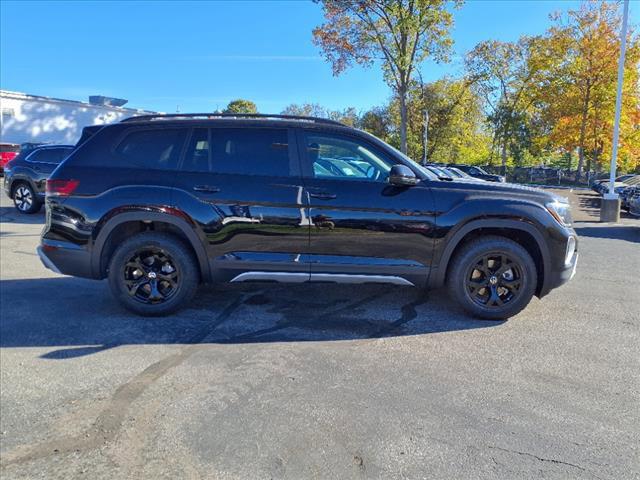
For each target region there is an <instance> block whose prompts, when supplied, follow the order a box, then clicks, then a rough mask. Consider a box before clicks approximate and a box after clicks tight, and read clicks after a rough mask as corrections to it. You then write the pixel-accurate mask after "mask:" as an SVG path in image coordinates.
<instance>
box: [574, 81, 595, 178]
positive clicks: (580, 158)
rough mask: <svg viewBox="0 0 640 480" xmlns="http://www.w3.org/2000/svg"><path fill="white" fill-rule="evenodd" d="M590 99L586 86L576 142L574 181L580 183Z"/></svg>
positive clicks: (589, 90)
mask: <svg viewBox="0 0 640 480" xmlns="http://www.w3.org/2000/svg"><path fill="white" fill-rule="evenodd" d="M590 97H591V88H589V86H587V91H586V94H585V97H584V103H583V104H582V118H581V119H580V139H579V140H578V171H577V172H576V181H580V177H582V169H583V167H584V139H585V136H586V133H587V118H588V115H589V100H590Z"/></svg>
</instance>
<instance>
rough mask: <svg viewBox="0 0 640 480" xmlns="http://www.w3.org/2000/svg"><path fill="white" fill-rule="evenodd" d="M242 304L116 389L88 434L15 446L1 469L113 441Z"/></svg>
mask: <svg viewBox="0 0 640 480" xmlns="http://www.w3.org/2000/svg"><path fill="white" fill-rule="evenodd" d="M243 301H244V296H239V297H238V298H236V299H235V300H234V301H233V302H231V303H230V304H229V305H228V306H227V307H225V308H224V310H222V312H220V313H219V314H218V315H217V316H216V317H215V319H214V320H213V321H212V322H210V323H207V325H206V326H205V327H203V328H202V329H200V330H199V331H197V332H195V333H194V334H193V335H191V336H190V337H188V338H186V339H184V340H183V341H181V342H177V343H185V344H189V346H187V347H186V348H183V349H182V350H181V351H180V352H178V353H175V354H173V355H169V356H168V357H165V358H163V359H162V360H159V361H157V362H155V363H153V364H151V365H149V366H148V367H147V368H145V369H144V370H143V371H142V372H140V373H139V374H137V375H136V376H135V377H133V378H132V379H131V380H129V381H128V382H127V383H125V384H123V385H121V386H120V387H118V389H117V390H116V392H115V393H114V395H113V396H112V397H111V400H110V401H109V404H108V405H107V407H106V408H105V409H104V410H103V411H102V413H100V415H98V417H97V418H96V420H95V422H94V423H93V425H92V426H91V427H89V428H88V429H87V430H85V431H83V432H81V433H80V434H78V435H73V436H68V437H62V438H58V439H54V440H50V441H46V442H43V443H39V444H37V445H27V446H18V447H16V448H15V449H14V450H13V451H10V452H7V453H6V454H4V455H3V456H2V460H3V461H2V463H0V466H2V467H3V468H5V467H8V466H10V465H15V464H19V463H24V462H28V461H32V460H38V459H42V458H46V457H49V456H51V455H55V454H64V453H69V452H79V451H85V450H92V449H94V448H97V447H99V446H100V445H103V444H105V443H107V442H110V441H111V440H113V439H114V438H115V437H116V435H117V434H118V432H119V430H120V428H121V427H122V424H123V422H124V420H125V418H126V415H127V413H128V411H129V408H130V407H131V405H132V404H133V402H134V401H135V400H136V399H137V398H138V397H140V396H141V395H142V393H143V392H144V391H145V390H146V389H147V388H149V387H150V386H151V385H152V384H153V383H155V382H156V381H157V380H158V379H160V378H161V377H162V376H164V375H165V374H166V373H167V372H168V371H169V370H171V369H172V368H175V367H176V366H178V365H180V364H181V363H183V362H184V361H185V360H186V359H187V358H189V357H190V356H191V355H193V354H194V353H195V352H196V351H197V349H198V348H199V346H200V344H201V343H202V342H203V341H204V340H205V339H206V338H207V337H208V336H209V335H211V334H212V333H213V331H214V330H215V329H216V328H217V327H218V326H219V325H220V324H222V323H223V322H225V321H226V320H227V319H228V318H229V317H230V316H231V315H232V314H233V312H235V311H236V310H237V309H238V308H239V307H240V306H241V305H242V304H243Z"/></svg>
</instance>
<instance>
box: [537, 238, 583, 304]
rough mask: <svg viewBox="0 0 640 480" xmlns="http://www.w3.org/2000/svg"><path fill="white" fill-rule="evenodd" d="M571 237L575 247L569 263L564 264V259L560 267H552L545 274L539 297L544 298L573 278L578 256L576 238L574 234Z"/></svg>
mask: <svg viewBox="0 0 640 480" xmlns="http://www.w3.org/2000/svg"><path fill="white" fill-rule="evenodd" d="M573 237H574V238H575V240H576V246H575V251H574V252H573V255H572V256H571V259H570V261H569V262H567V263H565V262H564V259H562V265H561V266H560V267H558V266H557V265H552V266H551V269H550V271H548V272H545V282H544V286H543V288H542V291H541V292H540V295H539V296H540V297H543V296H545V295H546V294H547V293H549V292H550V291H551V290H553V289H554V288H558V287H560V286H562V285H564V284H565V283H567V282H568V281H569V280H571V279H572V278H573V277H574V276H575V274H576V270H577V267H578V256H579V255H578V237H577V236H576V235H575V234H574V235H573ZM558 263H559V262H558Z"/></svg>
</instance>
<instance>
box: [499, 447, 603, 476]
mask: <svg viewBox="0 0 640 480" xmlns="http://www.w3.org/2000/svg"><path fill="white" fill-rule="evenodd" d="M487 448H490V449H492V450H499V451H501V452H507V453H514V454H516V455H523V456H526V457H530V458H534V459H535V460H538V461H540V462H548V463H553V464H556V465H566V466H568V467H572V468H577V469H578V470H580V471H582V472H586V473H589V474H591V475H593V476H594V477H595V478H600V477H598V476H597V475H596V474H595V473H593V472H592V471H590V470H588V469H586V468H584V467H581V466H580V465H576V464H575V463H569V462H565V461H563V460H557V459H555V458H544V457H539V456H538V455H535V454H533V453H529V452H521V451H519V450H511V449H509V448H502V447H496V446H494V445H487ZM491 458H493V457H491ZM494 461H495V460H494Z"/></svg>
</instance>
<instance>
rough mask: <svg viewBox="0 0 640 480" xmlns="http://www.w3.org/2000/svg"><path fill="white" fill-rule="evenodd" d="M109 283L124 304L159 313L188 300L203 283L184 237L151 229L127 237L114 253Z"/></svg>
mask: <svg viewBox="0 0 640 480" xmlns="http://www.w3.org/2000/svg"><path fill="white" fill-rule="evenodd" d="M108 277H109V286H110V287H111V291H112V292H113V295H114V297H115V298H116V299H117V300H118V301H119V302H120V303H122V305H123V306H124V307H126V308H127V309H129V310H131V311H132V312H134V313H137V314H138V315H143V316H160V315H167V314H169V313H172V312H174V311H176V310H178V309H179V308H181V307H183V306H185V305H186V304H188V302H189V301H190V300H191V299H192V298H193V296H194V295H195V292H196V290H197V288H198V284H199V283H200V270H199V268H198V264H197V261H196V259H195V255H194V253H193V251H192V250H191V248H190V246H189V245H188V243H186V241H185V240H182V239H180V238H178V237H177V236H174V235H172V234H169V233H164V232H154V231H148V232H143V233H138V234H136V235H134V236H132V237H130V238H128V239H126V240H124V241H123V242H122V243H121V244H120V245H119V246H118V248H116V250H115V252H113V255H112V256H111V259H110V262H109V268H108Z"/></svg>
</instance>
